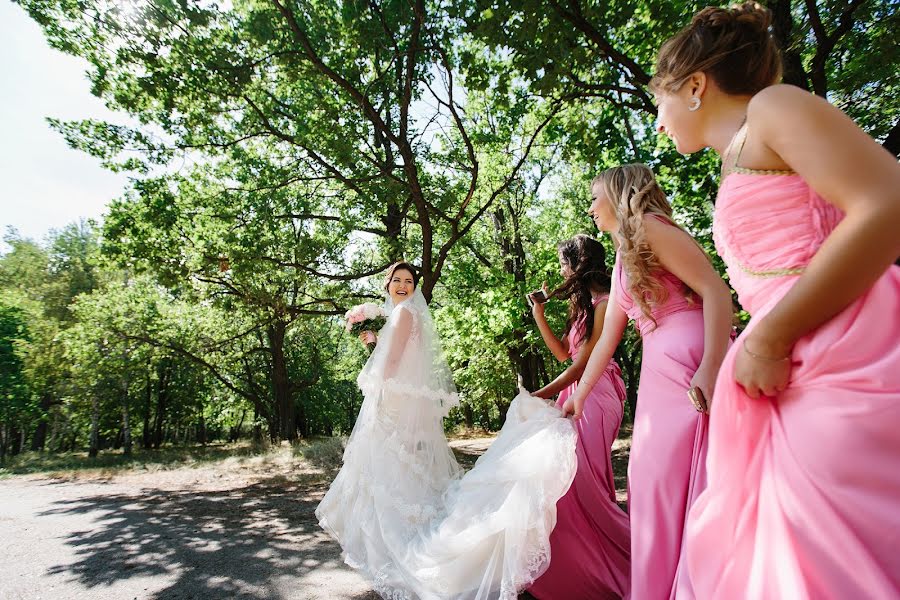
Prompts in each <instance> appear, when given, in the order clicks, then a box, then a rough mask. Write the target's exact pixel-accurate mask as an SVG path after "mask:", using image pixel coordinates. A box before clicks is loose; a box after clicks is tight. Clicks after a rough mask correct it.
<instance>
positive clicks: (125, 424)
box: [122, 378, 132, 456]
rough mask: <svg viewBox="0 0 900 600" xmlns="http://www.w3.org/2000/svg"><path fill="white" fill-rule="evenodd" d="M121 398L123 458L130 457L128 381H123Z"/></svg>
mask: <svg viewBox="0 0 900 600" xmlns="http://www.w3.org/2000/svg"><path fill="white" fill-rule="evenodd" d="M122 387H123V390H122V391H123V396H122V437H123V438H124V439H123V441H122V445H123V446H124V454H125V456H131V450H132V448H131V414H130V412H129V410H128V379H127V378H126V379H125V382H124V384H123V385H122Z"/></svg>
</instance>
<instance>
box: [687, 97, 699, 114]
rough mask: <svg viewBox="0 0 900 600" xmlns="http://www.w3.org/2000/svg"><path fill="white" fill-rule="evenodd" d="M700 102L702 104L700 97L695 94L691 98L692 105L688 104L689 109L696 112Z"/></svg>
mask: <svg viewBox="0 0 900 600" xmlns="http://www.w3.org/2000/svg"><path fill="white" fill-rule="evenodd" d="M700 104H701V102H700V98H697V97H696V96H694V97H693V98H691V104H690V106H688V110H689V111H691V112H694V111H695V110H697V109H699V108H700Z"/></svg>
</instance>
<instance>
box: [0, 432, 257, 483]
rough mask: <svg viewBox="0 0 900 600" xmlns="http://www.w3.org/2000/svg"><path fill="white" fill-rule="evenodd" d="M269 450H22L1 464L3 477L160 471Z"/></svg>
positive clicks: (231, 446)
mask: <svg viewBox="0 0 900 600" xmlns="http://www.w3.org/2000/svg"><path fill="white" fill-rule="evenodd" d="M269 451H270V447H269V446H268V445H267V444H252V443H250V442H248V441H243V442H236V443H227V444H226V443H219V444H207V445H206V446H200V445H185V446H164V447H162V448H160V449H159V450H150V449H143V448H135V449H134V451H133V452H132V454H131V456H125V455H124V454H123V453H122V451H121V450H103V451H101V452H100V453H99V454H98V455H97V456H96V457H94V458H91V457H89V456H88V453H87V452H86V451H80V452H60V453H49V452H23V453H22V454H17V455H16V456H13V457H11V458H9V459H7V460H6V461H4V462H3V463H2V464H0V479H2V478H6V477H10V476H13V475H27V474H36V473H41V474H49V475H54V474H66V473H69V474H74V473H79V472H85V473H87V472H97V473H104V474H110V475H113V474H117V473H123V472H126V471H142V470H143V471H159V470H168V469H180V468H185V467H187V468H190V467H196V466H200V465H203V464H207V463H212V462H216V461H220V460H224V459H227V458H233V457H250V456H260V455H263V454H266V453H268V452H269Z"/></svg>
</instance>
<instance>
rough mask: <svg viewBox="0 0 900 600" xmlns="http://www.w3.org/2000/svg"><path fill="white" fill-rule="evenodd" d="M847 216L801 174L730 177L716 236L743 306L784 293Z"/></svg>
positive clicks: (753, 307)
mask: <svg viewBox="0 0 900 600" xmlns="http://www.w3.org/2000/svg"><path fill="white" fill-rule="evenodd" d="M843 218H844V215H843V213H842V212H841V211H840V210H839V209H838V208H836V207H835V206H833V205H831V204H828V203H827V202H825V201H824V200H823V199H822V198H821V197H819V195H818V194H816V193H815V192H814V191H813V190H812V189H811V188H810V187H809V186H808V185H807V184H806V182H805V181H804V180H803V179H802V178H800V176H799V175H780V176H774V175H770V176H765V175H758V174H744V173H732V174H730V175H729V176H728V177H726V179H725V181H724V182H723V183H722V188H721V190H720V191H719V199H718V204H717V205H716V218H715V221H714V223H713V237H714V239H715V243H716V250H717V251H718V252H719V255H720V256H721V257H722V258H723V259H724V260H725V264H726V265H727V270H728V277H729V279H730V280H731V285H732V286H733V287H734V289H735V290H736V291H737V293H738V299H739V301H740V303H741V306H743V307H744V308H745V309H746V310H747V311H748V312H749V313H750V314H755V313H757V312H758V311H759V310H760V309H762V308H763V304H765V303H769V304H771V303H772V302H773V301H774V300H777V299H780V298H781V297H782V296H783V295H784V293H785V292H786V291H787V290H788V289H790V287H791V285H793V281H794V280H795V279H796V278H797V277H798V276H799V274H800V273H801V272H802V270H803V268H804V267H806V265H807V264H808V263H809V261H810V260H811V259H812V257H813V255H815V253H816V251H817V250H818V249H819V246H821V245H822V243H823V242H824V241H825V238H826V237H828V234H830V233H831V231H832V230H833V229H834V228H835V227H836V226H837V224H838V223H840V221H841V219H843Z"/></svg>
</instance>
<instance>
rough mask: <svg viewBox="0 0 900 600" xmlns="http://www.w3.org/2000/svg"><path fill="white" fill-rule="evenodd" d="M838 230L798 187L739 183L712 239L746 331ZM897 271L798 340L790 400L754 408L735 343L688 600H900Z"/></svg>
mask: <svg viewBox="0 0 900 600" xmlns="http://www.w3.org/2000/svg"><path fill="white" fill-rule="evenodd" d="M842 218H843V214H842V212H841V211H840V210H838V209H837V208H835V207H834V206H832V205H830V204H828V203H826V202H825V200H823V199H822V198H821V197H820V196H819V195H818V194H816V193H815V192H814V191H813V190H812V189H811V188H810V186H809V185H808V184H807V183H806V182H805V181H804V180H803V179H802V178H801V177H800V176H798V175H795V174H789V175H773V174H769V173H744V172H735V173H732V174H730V175H728V176H727V177H726V178H725V180H724V181H723V182H722V186H721V189H720V191H719V200H718V204H717V206H716V215H715V222H714V226H713V234H714V237H715V241H716V247H717V249H718V251H719V253H720V254H721V256H722V257H723V258H724V259H725V262H726V264H727V266H728V274H729V277H730V279H731V284H732V285H733V286H734V288H735V290H737V292H738V296H739V299H740V302H741V304H742V305H743V307H744V308H745V309H747V310H748V311H749V312H750V315H751V319H750V322H749V323H748V325H747V329H746V331H745V333H744V334H742V335H747V334H748V333H750V332H752V331H753V329H754V328H755V327H756V326H758V325H759V323H761V322H763V319H764V318H765V316H766V315H767V314H768V313H769V312H770V311H771V310H772V308H773V307H774V306H775V305H777V304H778V302H779V301H780V300H781V299H782V298H783V297H784V295H785V294H786V293H787V292H788V291H789V290H790V289H791V287H793V286H794V285H795V284H796V283H797V281H799V280H800V278H801V276H802V273H803V270H804V269H805V267H806V266H807V265H808V264H809V262H810V261H811V260H812V258H813V256H814V255H815V254H816V252H817V251H818V249H819V248H820V247H821V246H822V244H823V243H824V242H825V240H826V238H827V237H828V236H829V234H830V233H831V232H832V231H833V230H834V229H835V228H836V227H837V226H838V224H839V223H840V222H841V220H842ZM898 315H900V268H898V267H896V266H891V267H889V268H888V269H887V270H886V271H885V272H884V273H883V274H882V276H881V277H880V278H879V279H878V280H876V281H875V282H874V283H873V285H872V286H871V288H870V289H869V290H867V291H866V292H865V293H864V294H862V295H861V296H860V297H859V298H857V299H856V300H854V301H853V302H852V303H850V305H849V306H847V307H846V308H845V309H844V310H842V311H841V312H839V313H838V314H837V315H835V316H834V317H832V318H831V319H829V320H828V321H826V322H825V323H823V324H822V325H820V326H819V327H818V328H816V329H815V330H814V331H812V332H810V333H809V334H807V335H806V336H804V337H802V338H800V339H799V340H797V342H796V343H795V345H794V348H793V351H792V353H791V363H792V364H791V376H790V380H789V382H788V385H787V388H786V389H784V390H783V391H781V392H779V393H778V395H777V396H776V397H761V398H750V397H749V396H748V395H747V394H746V393H745V392H744V389H743V388H742V387H741V386H740V385H739V384H738V383H737V382H736V380H735V362H736V360H737V357H738V356H739V354H740V352H742V349H741V344H740V340H738V341H739V343H738V344H736V345H735V346H734V347H733V348H732V349H731V351H730V352H729V353H728V355H727V356H726V358H725V361H724V362H723V364H722V368H721V369H720V371H719V376H718V379H717V381H716V388H715V389H716V391H715V401H714V403H713V408H712V415H711V419H710V428H709V439H710V445H709V459H708V461H707V473H708V487H707V488H706V490H705V491H704V492H703V494H702V495H701V496H700V498H698V499H697V502H696V503H695V505H694V507H693V509H692V510H691V513H690V517H689V520H688V526H687V530H688V531H687V549H688V550H687V552H688V563H689V568H690V569H689V570H690V575H691V582H692V585H693V588H694V591H695V592H696V596H697V598H742V599H747V600H768V599H769V598H797V599H798V600H812V599H816V600H818V599H834V600H839V599H843V598H897V597H900V553H898V552H897V544H898V543H900V534H898V533H897V532H898V531H900V469H898V467H897V465H898V464H900V436H898V435H897V423H900V344H898V340H900V320H898V318H897V316H898Z"/></svg>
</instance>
